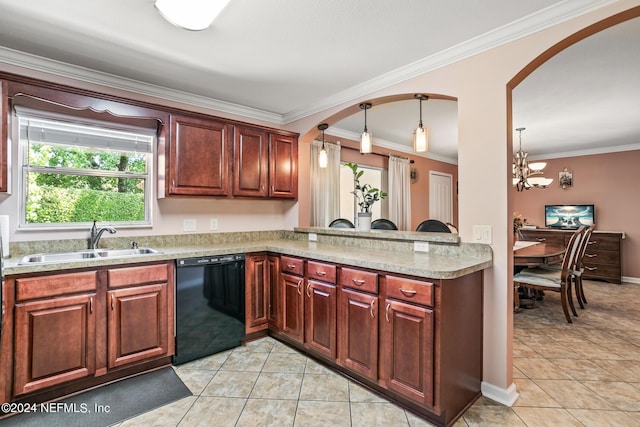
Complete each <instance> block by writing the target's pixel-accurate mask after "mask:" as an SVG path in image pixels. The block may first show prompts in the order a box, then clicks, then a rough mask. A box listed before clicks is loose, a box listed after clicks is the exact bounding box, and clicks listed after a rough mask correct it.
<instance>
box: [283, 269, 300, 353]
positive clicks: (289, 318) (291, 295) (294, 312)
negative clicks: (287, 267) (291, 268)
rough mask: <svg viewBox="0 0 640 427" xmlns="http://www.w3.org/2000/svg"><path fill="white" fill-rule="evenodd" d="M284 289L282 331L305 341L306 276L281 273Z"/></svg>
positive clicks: (297, 339)
mask: <svg viewBox="0 0 640 427" xmlns="http://www.w3.org/2000/svg"><path fill="white" fill-rule="evenodd" d="M280 282H281V284H282V285H281V286H280V290H281V291H282V332H283V333H284V334H285V335H287V336H289V337H290V338H293V339H294V340H296V341H298V342H299V343H301V344H302V343H303V342H304V293H303V289H304V278H303V277H301V276H293V275H291V274H285V273H283V274H281V275H280Z"/></svg>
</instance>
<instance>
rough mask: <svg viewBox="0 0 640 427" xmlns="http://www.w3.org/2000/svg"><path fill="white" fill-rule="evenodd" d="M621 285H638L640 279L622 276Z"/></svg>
mask: <svg viewBox="0 0 640 427" xmlns="http://www.w3.org/2000/svg"><path fill="white" fill-rule="evenodd" d="M622 283H633V284H634V285H640V277H627V276H622Z"/></svg>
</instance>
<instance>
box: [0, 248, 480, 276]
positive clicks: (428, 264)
mask: <svg viewBox="0 0 640 427" xmlns="http://www.w3.org/2000/svg"><path fill="white" fill-rule="evenodd" d="M155 249H158V250H159V251H161V253H157V254H145V255H137V256H131V257H127V258H116V257H114V258H97V259H87V260H83V261H70V262H60V263H42V264H38V263H33V264H28V265H18V261H19V260H20V258H19V257H13V258H7V259H5V260H4V267H5V270H4V272H5V275H6V276H11V275H18V274H29V273H36V272H47V271H50V272H58V271H62V270H69V269H76V268H88V267H100V266H109V265H122V264H132V263H141V262H151V261H162V260H172V259H178V258H191V257H200V256H212V255H226V254H235V253H250V252H274V253H279V254H283V255H292V256H298V257H304V258H312V259H317V260H321V261H328V262H333V263H338V264H343V265H351V266H356V267H362V268H369V269H373V270H379V271H386V272H391V273H401V274H407V275H412V276H417V277H425V278H433V279H454V278H457V277H461V276H464V275H466V274H469V273H473V272H476V271H479V270H483V269H485V268H489V267H491V265H492V253H491V249H490V247H488V246H485V245H474V246H473V250H470V251H469V250H466V251H465V250H458V251H449V252H445V253H439V252H437V251H434V253H431V252H430V253H425V252H413V251H390V250H388V249H377V248H368V247H364V248H362V247H354V246H346V245H336V244H329V243H322V242H310V241H308V240H295V239H293V240H292V239H274V240H254V241H243V242H225V243H219V244H215V245H195V246H181V247H178V246H167V247H156V248H155Z"/></svg>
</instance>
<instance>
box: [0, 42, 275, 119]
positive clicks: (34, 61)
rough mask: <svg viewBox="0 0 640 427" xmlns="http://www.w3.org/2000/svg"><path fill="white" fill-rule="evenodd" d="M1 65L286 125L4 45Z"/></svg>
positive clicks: (246, 109)
mask: <svg viewBox="0 0 640 427" xmlns="http://www.w3.org/2000/svg"><path fill="white" fill-rule="evenodd" d="M0 62H1V63H5V64H7V65H11V66H14V67H20V68H26V69H29V70H32V71H38V72H42V73H46V74H52V75H55V76H59V77H64V78H69V79H73V80H79V81H82V82H85V83H92V84H97V85H100V86H106V87H109V88H113V89H120V90H124V91H127V92H133V93H137V94H140V95H146V96H152V97H154V98H160V99H164V100H167V101H174V102H180V103H183V104H187V105H192V106H195V107H202V108H207V109H212V110H216V111H220V112H224V113H228V114H234V115H238V116H241V117H246V118H251V119H255V120H262V121H266V122H269V123H274V124H278V125H282V124H284V123H283V122H282V114H277V113H271V112H269V111H264V110H259V109H257V108H251V107H246V106H243V105H239V104H234V103H231V102H226V101H220V100H217V99H213V98H208V97H204V96H200V95H196V94H193V93H189V92H183V91H178V90H174V89H170V88H167V87H163V86H157V85H153V84H151V83H145V82H142V81H139V80H133V79H128V78H125V77H120V76H117V75H114V74H109V73H104V72H101V71H96V70H92V69H89V68H85V67H79V66H77V65H71V64H67V63H64V62H60V61H56V60H53V59H49V58H45V57H42V56H37V55H32V54H29V53H25V52H20V51H17V50H14V49H8V48H5V47H2V46H0Z"/></svg>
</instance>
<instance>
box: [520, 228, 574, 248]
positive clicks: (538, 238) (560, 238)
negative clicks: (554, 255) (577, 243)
mask: <svg viewBox="0 0 640 427" xmlns="http://www.w3.org/2000/svg"><path fill="white" fill-rule="evenodd" d="M520 234H521V235H522V240H529V241H532V242H542V243H549V244H553V245H560V246H564V245H565V236H564V234H560V233H545V232H531V231H522V230H521V231H520Z"/></svg>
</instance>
